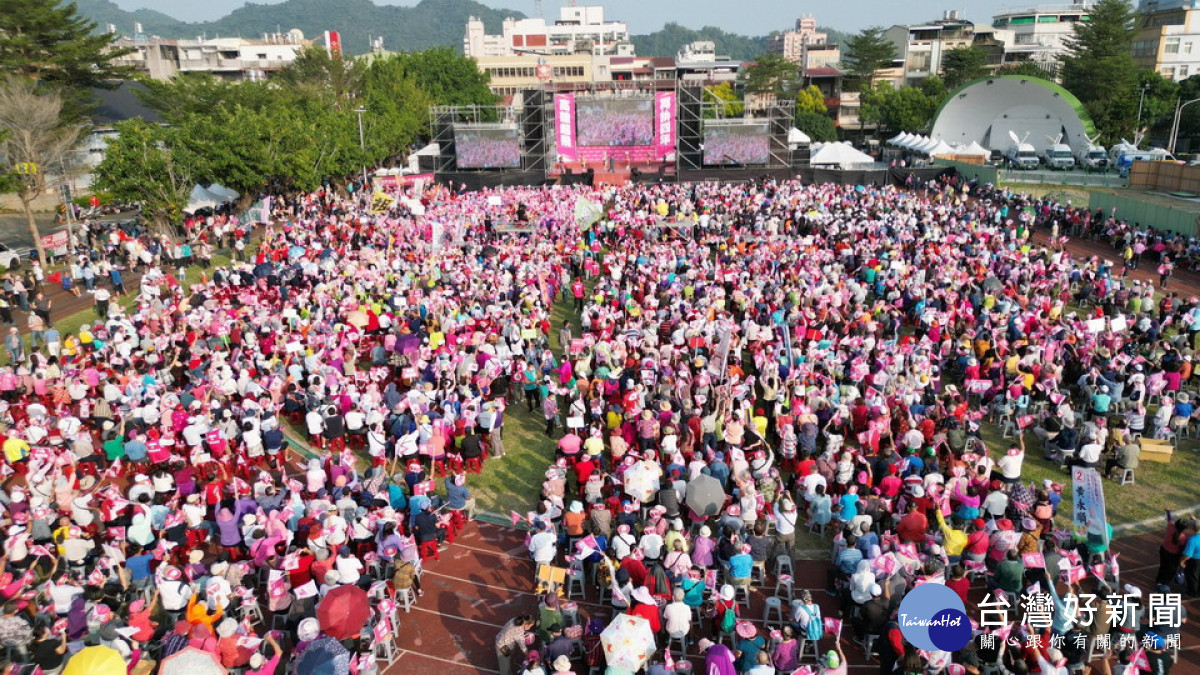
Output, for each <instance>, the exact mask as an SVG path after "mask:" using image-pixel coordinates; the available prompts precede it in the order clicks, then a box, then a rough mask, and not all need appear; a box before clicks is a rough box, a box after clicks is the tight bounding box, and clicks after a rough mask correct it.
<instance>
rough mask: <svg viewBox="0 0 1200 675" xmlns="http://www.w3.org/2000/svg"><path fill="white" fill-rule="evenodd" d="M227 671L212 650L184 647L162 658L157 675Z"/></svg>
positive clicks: (205, 674)
mask: <svg viewBox="0 0 1200 675" xmlns="http://www.w3.org/2000/svg"><path fill="white" fill-rule="evenodd" d="M228 672H229V671H228V670H226V669H225V666H223V665H221V659H220V658H218V657H217V655H216V654H213V653H212V652H206V651H204V650H203V649H197V648H195V647H184V648H183V649H181V650H179V651H177V652H175V653H174V654H172V655H170V656H168V657H167V658H165V659H163V662H162V667H161V668H159V670H158V674H159V675H225V674H226V673H228Z"/></svg>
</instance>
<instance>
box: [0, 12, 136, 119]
mask: <svg viewBox="0 0 1200 675" xmlns="http://www.w3.org/2000/svg"><path fill="white" fill-rule="evenodd" d="M115 40H116V36H114V35H109V34H107V33H100V32H98V31H97V30H96V24H95V23H94V22H92V21H89V20H87V19H85V18H84V17H82V16H80V14H79V11H78V8H77V7H76V5H75V3H73V2H72V3H70V4H68V5H65V6H64V5H63V4H62V1H61V0H3V2H0V72H4V73H11V74H17V75H21V76H22V77H26V78H28V79H30V80H34V81H36V82H38V83H41V84H46V85H50V86H52V87H54V88H56V89H58V91H59V93H60V94H61V95H62V97H63V101H64V106H63V113H62V114H63V115H64V117H66V118H68V119H75V120H78V119H81V118H82V117H83V116H84V113H85V112H86V109H87V108H86V103H87V100H88V96H89V95H90V94H89V91H88V90H89V89H92V88H94V87H103V88H109V87H111V86H112V83H113V82H115V81H117V80H123V79H128V78H129V77H130V76H131V74H132V70H131V69H130V68H128V67H125V66H118V65H115V64H114V63H113V59H114V58H116V57H118V56H123V55H125V54H128V53H130V52H132V51H133V50H132V49H130V48H120V49H118V48H117V47H116V46H115V44H114V43H115Z"/></svg>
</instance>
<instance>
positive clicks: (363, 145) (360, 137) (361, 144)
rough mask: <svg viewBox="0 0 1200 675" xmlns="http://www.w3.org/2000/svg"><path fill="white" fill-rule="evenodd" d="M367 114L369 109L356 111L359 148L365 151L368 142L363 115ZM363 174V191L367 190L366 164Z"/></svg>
mask: <svg viewBox="0 0 1200 675" xmlns="http://www.w3.org/2000/svg"><path fill="white" fill-rule="evenodd" d="M365 112H367V109H366V108H365V107H363V106H361V105H360V106H358V107H357V108H355V109H354V113H355V114H356V115H358V147H359V148H361V149H362V150H364V151H365V150H366V149H367V142H366V140H365V139H364V138H363V125H362V116H363V113H365ZM362 174H363V189H364V190H365V189H367V165H366V164H364V165H363V170H362Z"/></svg>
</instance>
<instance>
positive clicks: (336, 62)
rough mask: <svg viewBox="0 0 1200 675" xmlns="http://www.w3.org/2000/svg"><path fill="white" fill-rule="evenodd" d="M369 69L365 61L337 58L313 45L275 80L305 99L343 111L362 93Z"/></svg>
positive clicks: (299, 55)
mask: <svg viewBox="0 0 1200 675" xmlns="http://www.w3.org/2000/svg"><path fill="white" fill-rule="evenodd" d="M366 69H367V63H366V61H364V60H362V59H344V58H341V57H333V56H330V55H329V52H328V51H326V49H325V48H324V47H320V46H318V45H310V46H308V47H306V48H305V49H304V50H303V51H301V52H300V53H299V54H298V55H297V56H296V60H295V61H293V62H292V63H290V64H288V66H287V67H286V68H284V69H283V70H281V71H279V75H278V76H276V78H275V81H276V82H277V83H279V84H281V85H283V86H286V87H290V88H292V89H294V90H295V91H296V92H297V93H299V94H300V95H301V96H303V97H305V98H312V99H316V100H319V101H323V102H326V103H328V104H330V105H333V106H335V107H336V108H337V109H339V110H349V109H351V108H353V107H354V106H353V103H354V102H355V101H356V99H357V98H358V97H359V96H360V95H361V94H362V83H363V73H364V72H365V71H366Z"/></svg>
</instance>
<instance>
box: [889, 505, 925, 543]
mask: <svg viewBox="0 0 1200 675" xmlns="http://www.w3.org/2000/svg"><path fill="white" fill-rule="evenodd" d="M928 530H929V519H928V518H926V517H925V514H924V513H922V512H921V509H920V508H919V507H918V505H917V504H916V502H910V503H909V505H908V513H907V514H905V515H904V517H903V518H901V519H900V523H899V524H898V525H897V526H896V534H898V535H899V536H900V541H903V542H905V543H917V544H920V543H924V541H925V534H926V532H927V531H928Z"/></svg>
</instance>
